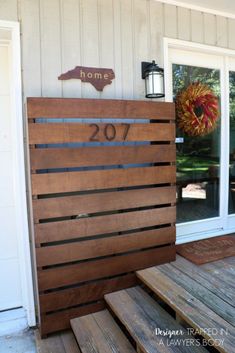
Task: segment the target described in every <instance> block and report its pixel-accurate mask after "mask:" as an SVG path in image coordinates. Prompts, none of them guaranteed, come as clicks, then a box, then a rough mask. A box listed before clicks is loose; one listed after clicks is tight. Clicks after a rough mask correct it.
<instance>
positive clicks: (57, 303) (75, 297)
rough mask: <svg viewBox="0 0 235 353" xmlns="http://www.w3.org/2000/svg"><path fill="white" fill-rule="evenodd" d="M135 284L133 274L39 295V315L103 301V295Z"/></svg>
mask: <svg viewBox="0 0 235 353" xmlns="http://www.w3.org/2000/svg"><path fill="white" fill-rule="evenodd" d="M135 284H136V276H135V274H132V273H131V274H127V275H124V276H119V277H117V278H109V279H105V280H101V281H98V282H96V283H89V284H84V285H81V286H79V287H77V288H76V287H75V288H72V289H64V290H60V291H55V292H52V293H48V294H40V295H39V300H40V311H41V313H45V312H50V311H56V310H59V309H62V308H69V307H72V306H75V305H80V304H84V303H89V302H93V301H98V300H101V299H103V297H104V295H105V294H107V293H110V292H114V291H115V290H119V289H121V288H128V287H132V286H134V285H135Z"/></svg>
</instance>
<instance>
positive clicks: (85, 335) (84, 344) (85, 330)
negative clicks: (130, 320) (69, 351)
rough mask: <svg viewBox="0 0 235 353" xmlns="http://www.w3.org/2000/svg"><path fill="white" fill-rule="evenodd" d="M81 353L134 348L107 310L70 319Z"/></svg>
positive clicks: (130, 351)
mask: <svg viewBox="0 0 235 353" xmlns="http://www.w3.org/2000/svg"><path fill="white" fill-rule="evenodd" d="M71 326H72V329H73V332H74V334H75V336H76V339H77V341H78V342H79V345H80V347H81V350H82V353H90V352H93V353H110V352H113V353H115V352H116V353H134V352H135V350H134V348H133V347H132V346H131V344H130V342H129V341H128V340H127V338H126V337H125V335H124V334H123V333H122V331H121V330H120V328H119V327H118V325H117V324H116V322H115V321H114V319H113V318H112V316H111V315H110V314H109V312H108V311H107V310H103V311H99V312H97V313H95V314H90V315H87V316H83V317H80V318H76V319H73V320H71Z"/></svg>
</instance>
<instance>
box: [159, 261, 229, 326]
mask: <svg viewBox="0 0 235 353" xmlns="http://www.w3.org/2000/svg"><path fill="white" fill-rule="evenodd" d="M158 269H159V270H160V271H161V272H162V273H164V274H165V275H167V276H168V277H170V278H171V279H172V280H173V281H174V282H176V283H177V284H178V285H179V286H181V287H183V288H184V289H186V290H187V291H188V292H189V293H191V294H192V295H193V296H194V297H195V298H197V299H198V300H200V301H201V302H203V303H204V304H206V305H207V306H208V307H209V308H210V309H211V310H213V311H214V312H215V313H216V314H218V315H219V316H220V317H222V318H223V319H224V320H226V321H227V322H229V323H230V324H231V325H233V326H235V308H234V307H233V306H231V305H229V304H228V303H226V302H225V301H224V300H222V299H221V298H219V297H218V296H217V295H215V294H214V293H212V292H211V291H209V290H208V289H207V288H205V287H203V286H202V285H201V284H200V283H197V282H196V281H195V280H194V279H192V278H190V277H189V276H187V275H186V274H184V273H183V272H182V271H180V270H178V269H176V268H175V267H174V266H172V265H168V264H166V265H161V266H159V267H158ZM233 280H234V277H233Z"/></svg>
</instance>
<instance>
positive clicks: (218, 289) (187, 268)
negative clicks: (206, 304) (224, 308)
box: [172, 255, 235, 307]
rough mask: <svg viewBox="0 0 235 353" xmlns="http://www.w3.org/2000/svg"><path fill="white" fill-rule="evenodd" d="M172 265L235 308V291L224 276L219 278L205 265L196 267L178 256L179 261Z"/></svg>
mask: <svg viewBox="0 0 235 353" xmlns="http://www.w3.org/2000/svg"><path fill="white" fill-rule="evenodd" d="M172 265H173V266H174V267H176V268H177V269H179V270H180V271H182V272H183V273H185V274H186V275H187V276H189V277H191V278H192V279H193V280H195V281H196V282H198V283H200V284H202V285H203V286H204V287H205V288H207V289H208V290H209V291H211V292H212V293H214V294H215V295H217V296H218V297H219V298H221V299H222V300H223V301H225V302H227V303H228V304H230V305H231V306H233V307H235V291H234V289H233V288H232V286H231V283H229V282H226V281H225V280H224V276H223V275H222V276H220V277H219V278H217V277H216V276H214V275H213V274H211V273H208V272H206V271H205V270H204V269H203V268H204V266H205V265H202V266H197V265H194V264H193V263H192V262H190V261H188V260H186V259H184V258H183V257H181V256H178V255H177V261H175V262H174V263H173V264H172Z"/></svg>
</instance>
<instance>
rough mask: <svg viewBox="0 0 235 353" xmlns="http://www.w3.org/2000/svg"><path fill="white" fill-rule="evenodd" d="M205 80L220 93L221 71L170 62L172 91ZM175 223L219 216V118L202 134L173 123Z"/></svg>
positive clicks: (217, 93)
mask: <svg viewBox="0 0 235 353" xmlns="http://www.w3.org/2000/svg"><path fill="white" fill-rule="evenodd" d="M193 82H200V83H205V84H207V85H208V86H209V87H210V88H211V89H212V90H213V91H214V93H215V94H216V95H217V96H218V97H219V95H220V71H219V70H215V69H208V68H201V67H194V66H187V65H178V64H173V95H174V98H175V97H176V95H177V93H178V92H179V91H181V90H182V89H185V88H187V87H188V85H189V84H190V83H193ZM176 136H177V138H178V139H177V141H178V143H177V144H176V148H177V158H176V160H177V223H183V222H190V221H196V220H201V219H206V218H212V217H216V216H219V183H220V179H219V178H220V121H219V122H218V124H217V127H216V129H215V130H214V131H213V132H211V133H210V134H207V135H205V136H196V137H194V136H193V137H192V136H188V135H186V134H185V133H184V132H183V131H182V130H180V129H179V127H178V126H177V127H176Z"/></svg>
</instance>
